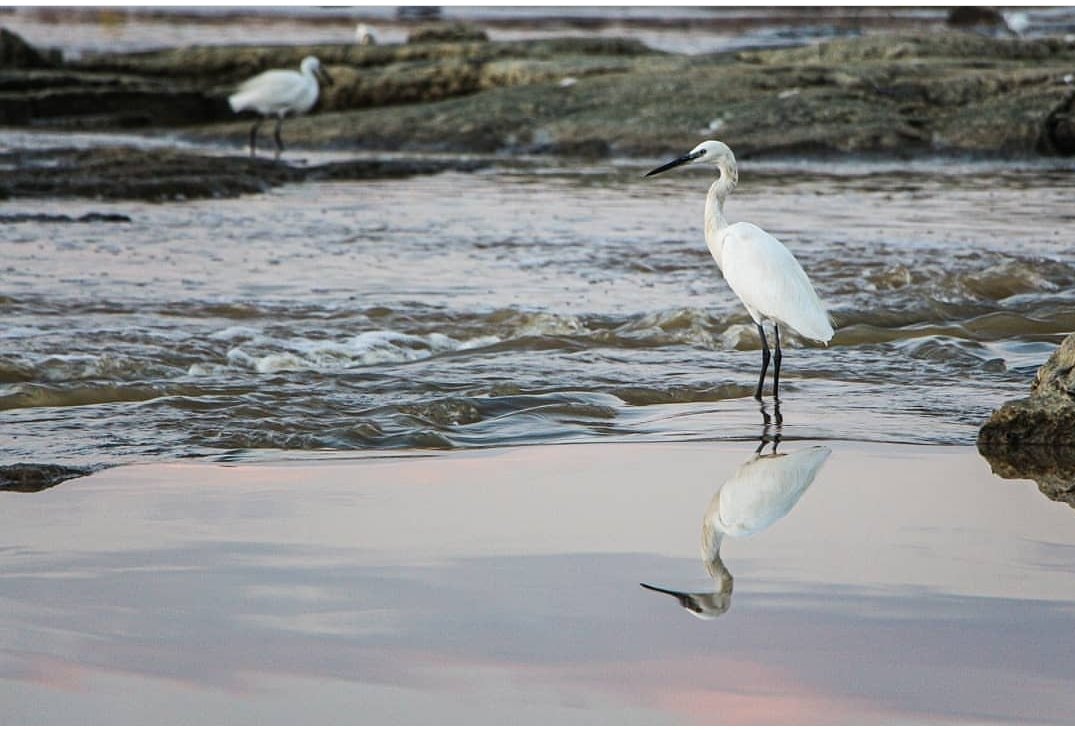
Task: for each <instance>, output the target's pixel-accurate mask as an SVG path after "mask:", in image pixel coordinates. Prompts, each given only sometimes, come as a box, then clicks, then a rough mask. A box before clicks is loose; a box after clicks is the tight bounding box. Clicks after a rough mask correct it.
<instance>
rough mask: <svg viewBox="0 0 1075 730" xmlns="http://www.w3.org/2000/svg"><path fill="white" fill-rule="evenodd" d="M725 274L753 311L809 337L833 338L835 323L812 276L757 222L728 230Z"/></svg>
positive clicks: (725, 249)
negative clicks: (833, 323) (816, 289)
mask: <svg viewBox="0 0 1075 730" xmlns="http://www.w3.org/2000/svg"><path fill="white" fill-rule="evenodd" d="M722 264H723V270H724V278H725V279H726V280H727V281H728V285H729V286H730V287H731V288H732V291H734V292H735V293H736V295H737V296H738V297H739V298H740V299H741V300H742V301H743V304H745V305H746V306H747V309H749V310H751V313H752V314H754V313H757V314H760V315H761V316H762V317H765V318H768V319H774V320H776V321H778V322H780V323H781V324H785V325H787V326H789V327H791V328H792V329H794V330H795V331H796V332H798V333H799V334H801V335H803V336H804V337H809V338H810V339H812V340H819V341H821V342H828V341H829V340H831V339H832V335H833V331H832V323H831V319H830V318H829V314H828V312H827V311H825V306H824V305H823V304H822V303H821V299H820V298H819V297H818V295H817V292H815V291H814V286H813V284H811V283H810V278H809V277H808V276H807V275H806V272H805V271H803V267H802V266H800V265H799V262H798V261H797V260H796V259H795V257H794V256H793V255H792V253H791V251H788V249H787V248H786V247H785V246H784V244H782V243H781V242H780V241H778V240H777V239H776V238H774V237H773V236H771V235H770V234H768V233H766V232H765V231H763V230H762V229H761V228H758V227H757V226H756V225H754V224H753V223H736V224H734V225H732V226H729V227H728V229H727V231H726V233H725V234H724V248H723V252H722Z"/></svg>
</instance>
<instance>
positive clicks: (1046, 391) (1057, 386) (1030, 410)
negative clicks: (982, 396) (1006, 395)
mask: <svg viewBox="0 0 1075 730" xmlns="http://www.w3.org/2000/svg"><path fill="white" fill-rule="evenodd" d="M1028 446H1034V447H1048V448H1057V447H1065V448H1070V449H1072V450H1075V334H1072V335H1068V336H1067V337H1066V338H1065V339H1064V341H1063V342H1062V343H1060V347H1058V348H1057V349H1056V351H1055V352H1054V353H1053V354H1052V355H1051V356H1050V357H1049V359H1048V360H1047V361H1046V363H1045V364H1044V365H1042V366H1041V367H1040V368H1039V369H1038V373H1037V375H1036V376H1035V378H1034V382H1033V383H1032V384H1031V386H1030V397H1029V398H1022V399H1019V400H1013V401H1009V402H1007V403H1005V404H1004V405H1002V406H1001V407H1000V408H998V409H997V410H996V411H995V412H994V413H993V415H991V416H990V417H989V420H988V421H986V423H985V424H984V425H983V426H982V428H981V430H980V431H979V432H978V450H979V451H980V452H981V453H982V454H983V455H985V456H986V457H987V458H990V459H992V457H993V456H997V457H998V458H1003V459H1005V460H1007V461H1009V462H1013V463H1014V462H1016V461H1019V460H1023V459H1024V458H1025V457H1024V456H1023V454H1022V452H1023V450H1024V449H1025V448H1026V447H1028Z"/></svg>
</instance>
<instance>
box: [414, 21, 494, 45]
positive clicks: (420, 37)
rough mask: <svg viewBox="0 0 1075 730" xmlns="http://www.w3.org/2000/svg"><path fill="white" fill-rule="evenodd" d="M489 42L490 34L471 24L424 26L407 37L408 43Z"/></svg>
mask: <svg viewBox="0 0 1075 730" xmlns="http://www.w3.org/2000/svg"><path fill="white" fill-rule="evenodd" d="M487 40H489V34H488V33H486V32H485V31H484V30H482V29H481V28H479V27H478V26H476V25H473V24H471V23H435V24H433V25H424V26H422V27H421V28H417V29H416V30H414V31H412V32H411V33H410V34H408V35H407V42H408V43H458V42H460V41H487Z"/></svg>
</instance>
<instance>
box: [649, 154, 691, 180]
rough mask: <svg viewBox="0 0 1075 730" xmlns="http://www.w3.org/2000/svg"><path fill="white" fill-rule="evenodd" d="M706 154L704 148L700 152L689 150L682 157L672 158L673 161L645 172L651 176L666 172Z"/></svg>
mask: <svg viewBox="0 0 1075 730" xmlns="http://www.w3.org/2000/svg"><path fill="white" fill-rule="evenodd" d="M704 154H705V151H704V150H699V151H698V152H688V153H687V154H685V155H683V156H682V157H677V158H676V159H674V160H672V161H671V162H666V163H664V164H663V165H661V166H660V167H655V168H654V169H652V170H650V171H649V172H647V173H646V174H645V177H650V176H651V175H660V174H661V173H662V172H666V171H668V170H671V169H672V168H673V167H679V166H680V165H686V164H687V163H688V162H691V161H693V160H697V159H698V158H699V157H701V156H702V155H704Z"/></svg>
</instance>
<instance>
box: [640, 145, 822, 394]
mask: <svg viewBox="0 0 1075 730" xmlns="http://www.w3.org/2000/svg"><path fill="white" fill-rule="evenodd" d="M691 163H703V164H710V165H713V166H714V167H716V169H717V175H718V177H717V179H716V181H715V182H714V183H713V184H712V185H710V186H709V194H708V195H707V196H706V199H705V242H706V245H707V246H708V247H709V252H710V253H711V254H713V258H714V259H715V260H716V262H717V266H718V267H719V268H720V270H721V272H723V274H724V279H725V280H726V281H727V282H728V286H730V287H731V288H732V291H734V292H735V294H736V296H738V297H739V299H740V301H742V302H743V304H744V305H746V308H747V312H749V313H750V318H751V319H753V320H754V323H755V324H756V325H757V327H758V335H759V336H760V337H761V376H760V377H759V378H758V389H757V390H756V391H755V392H754V397H755V398H757V399H758V400H761V393H762V387H763V386H764V384H765V372H766V370H768V368H769V357H770V355H769V343H768V341H767V340H766V339H765V328H764V326H763V324H764V323H765V322H771V323H772V325H773V340H774V342H775V343H776V352H775V355H774V356H773V364H774V366H775V369H774V371H773V397H774V398H778V397H779V394H780V360H781V353H780V326H781V325H783V326H785V327H790V328H791V329H793V330H795V331H796V332H798V333H799V334H800V335H802V336H803V337H807V338H809V339H811V340H817V341H818V342H822V343H825V344H828V342H829V340H831V339H832V335H833V331H832V321H831V319H830V317H829V314H828V312H826V311H825V306H824V305H823V304H822V303H821V299H819V298H818V295H817V292H815V291H814V286H813V285H812V284H811V283H810V278H809V277H808V276H807V275H806V272H805V271H803V267H802V266H800V265H799V262H798V261H797V260H796V259H795V257H794V256H793V255H792V254H791V252H790V251H788V249H787V248H786V247H785V246H784V244H782V243H781V242H780V241H778V240H777V239H776V238H774V237H773V236H771V235H770V234H768V233H766V232H765V231H763V230H762V229H761V228H758V227H757V226H756V225H754V224H753V223H733V224H730V225H729V223H728V221H727V220H726V219H725V218H724V201H725V199H727V197H728V194H729V193H730V192H732V190H734V189H735V186H736V184H737V183H738V182H739V172H738V170H737V168H736V166H735V155H733V154H732V151H731V149H730V148H729V147H728V145H726V144H724V143H723V142H716V141H713V140H709V141H706V142H702V143H701V144H700V145H698V146H697V147H695V148H694V149H693V150H691V151H690V152H688V153H687V154H685V155H683V156H682V157H677V158H676V159H674V160H672V161H671V162H669V163H666V164H664V165H661V166H660V167H658V168H656V169H654V170H650V171H649V172H647V173H646V177H649V176H650V175H657V174H658V173H662V172H664V171H666V170H671V169H672V168H673V167H679V166H680V165H686V164H691Z"/></svg>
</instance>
